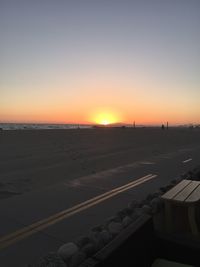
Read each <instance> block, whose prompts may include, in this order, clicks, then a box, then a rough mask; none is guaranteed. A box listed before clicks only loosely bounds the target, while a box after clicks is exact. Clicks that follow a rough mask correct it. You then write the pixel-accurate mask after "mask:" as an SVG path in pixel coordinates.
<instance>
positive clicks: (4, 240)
mask: <svg viewBox="0 0 200 267" xmlns="http://www.w3.org/2000/svg"><path fill="white" fill-rule="evenodd" d="M155 177H157V175H153V174H149V175H146V176H144V177H141V178H139V179H137V180H135V181H133V182H130V183H128V184H126V185H123V186H120V187H117V188H115V189H113V190H111V191H109V192H106V193H104V194H101V195H98V196H96V197H94V198H91V199H89V200H87V201H84V202H82V203H80V204H78V205H75V206H73V207H71V208H69V209H66V210H63V211H61V212H58V213H56V214H54V215H52V216H50V217H48V218H46V219H43V220H40V221H38V222H36V223H33V224H31V225H29V226H26V227H24V228H22V229H20V230H18V231H15V232H13V233H11V234H8V235H6V236H3V237H1V238H0V250H1V249H3V248H6V247H8V246H10V245H12V244H14V243H16V242H18V241H20V240H22V239H24V238H26V237H28V236H30V235H32V234H34V233H37V232H39V231H41V230H43V229H45V228H47V227H49V226H51V225H53V224H55V223H57V222H59V221H62V220H64V219H65V218H68V217H70V216H72V215H74V214H76V213H78V212H81V211H83V210H86V209H88V208H90V207H92V206H94V205H96V204H98V203H100V202H103V201H105V200H106V199H109V198H111V197H113V196H116V195H118V194H120V193H122V192H124V191H127V190H129V189H131V188H133V187H135V186H138V185H140V184H142V183H144V182H146V181H149V180H151V179H153V178H155Z"/></svg>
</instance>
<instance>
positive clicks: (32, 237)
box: [0, 146, 200, 267]
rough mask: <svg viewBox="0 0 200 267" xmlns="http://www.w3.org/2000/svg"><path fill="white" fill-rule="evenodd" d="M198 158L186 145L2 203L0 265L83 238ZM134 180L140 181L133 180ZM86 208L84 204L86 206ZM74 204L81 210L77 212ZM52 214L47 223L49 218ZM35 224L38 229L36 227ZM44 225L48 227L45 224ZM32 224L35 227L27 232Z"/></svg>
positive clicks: (32, 258)
mask: <svg viewBox="0 0 200 267" xmlns="http://www.w3.org/2000/svg"><path fill="white" fill-rule="evenodd" d="M199 159H200V147H197V146H196V147H194V146H193V147H192V146H190V147H186V148H185V149H180V150H177V151H175V152H172V153H168V154H164V155H158V156H155V157H154V159H153V160H152V159H151V161H138V162H136V161H134V162H133V163H132V164H129V165H124V166H121V167H118V168H115V169H112V170H108V171H104V172H101V173H97V174H94V175H90V176H87V177H81V178H77V179H74V180H72V181H71V182H63V183H60V184H58V185H56V186H52V187H48V188H46V189H42V190H40V191H35V192H31V193H27V194H24V195H21V196H16V197H12V198H10V199H6V200H2V201H1V202H0V214H1V227H0V236H1V242H0V266H2V267H14V266H15V267H16V266H19V267H21V266H22V267H23V266H26V263H30V262H35V261H37V260H38V258H39V257H41V256H42V255H45V254H46V253H47V252H49V251H53V250H56V249H57V248H58V247H59V246H60V245H62V244H63V243H65V242H69V241H73V240H75V239H76V238H77V237H78V236H80V235H83V234H87V232H88V231H89V230H90V229H91V228H92V227H93V226H95V225H97V224H101V223H103V222H104V221H105V220H106V219H107V218H108V217H110V216H112V215H114V214H115V212H117V211H118V210H120V209H122V208H124V207H126V206H127V204H128V203H129V202H130V201H132V200H133V199H137V200H141V199H143V198H145V197H146V196H147V195H148V194H149V193H151V192H154V191H156V190H157V189H159V187H161V186H164V185H166V184H168V183H169V181H171V180H172V179H174V178H176V177H179V175H180V174H182V173H185V172H186V171H188V170H189V169H191V168H193V167H196V166H197V165H199ZM150 174H152V175H150ZM148 175H149V176H148ZM144 177H145V178H144ZM140 178H142V180H138V179H140ZM138 181H140V183H138ZM130 183H131V184H130ZM127 184H129V185H131V186H130V188H129V187H126V186H125V187H123V186H124V185H127ZM119 187H120V189H123V190H121V192H120V191H119V189H118V190H117V191H112V192H110V191H111V190H113V189H116V188H119ZM107 192H109V193H107ZM113 192H115V193H116V194H113ZM105 193H107V194H106V195H105ZM102 195H103V197H104V198H105V199H104V198H103V197H102ZM97 196H100V198H99V199H100V200H101V201H96V200H97V199H96V198H95V197H97ZM105 196H107V197H105ZM93 198H95V201H94V200H93ZM91 199H92V200H91ZM86 201H89V202H86ZM85 202H86V203H85ZM88 203H89V204H90V205H88V207H87V205H86V204H88ZM79 204H80V205H83V206H78V207H77V205H79ZM80 207H81V208H80ZM70 208H73V209H72V210H71V209H70ZM79 208H80V209H79ZM69 209H70V210H69ZM62 211H65V212H67V213H66V214H67V216H63V218H62V220H61V219H59V220H58V221H56V220H55V218H54V217H55V214H58V213H59V214H60V213H61V212H62ZM71 211H73V212H71ZM70 212H71V213H70ZM52 215H54V217H53V220H52V218H49V217H50V216H52ZM45 219H47V221H44V220H45ZM41 221H42V223H43V224H42V225H43V227H42V229H40V227H38V225H40V223H41ZM49 221H50V222H52V221H53V223H52V224H50V223H49V224H48V222H49ZM38 222H39V223H38ZM35 223H37V224H36V226H37V227H36V228H34V231H33V226H35ZM33 224H34V225H33ZM27 226H28V227H29V228H27ZM21 230H22V232H21ZM18 231H20V232H18ZM24 233H25V234H24ZM27 233H28V234H27ZM10 234H11V236H10ZM12 234H13V235H12ZM22 235H24V236H23V239H21V237H22ZM8 241H9V242H8Z"/></svg>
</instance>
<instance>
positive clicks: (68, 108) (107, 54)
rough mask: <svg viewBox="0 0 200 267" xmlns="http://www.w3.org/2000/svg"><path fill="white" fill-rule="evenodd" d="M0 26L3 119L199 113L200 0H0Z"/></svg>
mask: <svg viewBox="0 0 200 267" xmlns="http://www.w3.org/2000/svg"><path fill="white" fill-rule="evenodd" d="M0 34H1V35H0V36H1V42H0V122H47V123H90V122H92V123H93V122H100V121H102V120H104V119H108V121H110V122H126V123H132V122H133V121H134V120H135V121H136V122H137V123H139V124H143V123H146V124H151V123H153V124H157V123H159V124H160V123H162V122H165V121H169V122H170V123H171V124H176V123H177V124H182V123H200V1H199V0H146V1H143V0H138V1H134V0H132V1H131V0H120V1H119V0H90V1H89V0H88V1H87V0H79V1H78V0H71V1H67V0H0ZM104 117H105V118H104Z"/></svg>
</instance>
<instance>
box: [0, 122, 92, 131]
mask: <svg viewBox="0 0 200 267" xmlns="http://www.w3.org/2000/svg"><path fill="white" fill-rule="evenodd" d="M79 128H81V129H83V128H92V125H85V124H46V123H0V129H2V130H48V129H49V130H50V129H79Z"/></svg>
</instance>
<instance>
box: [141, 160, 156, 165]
mask: <svg viewBox="0 0 200 267" xmlns="http://www.w3.org/2000/svg"><path fill="white" fill-rule="evenodd" d="M139 163H140V164H141V165H153V164H155V162H153V161H141V162H139Z"/></svg>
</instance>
